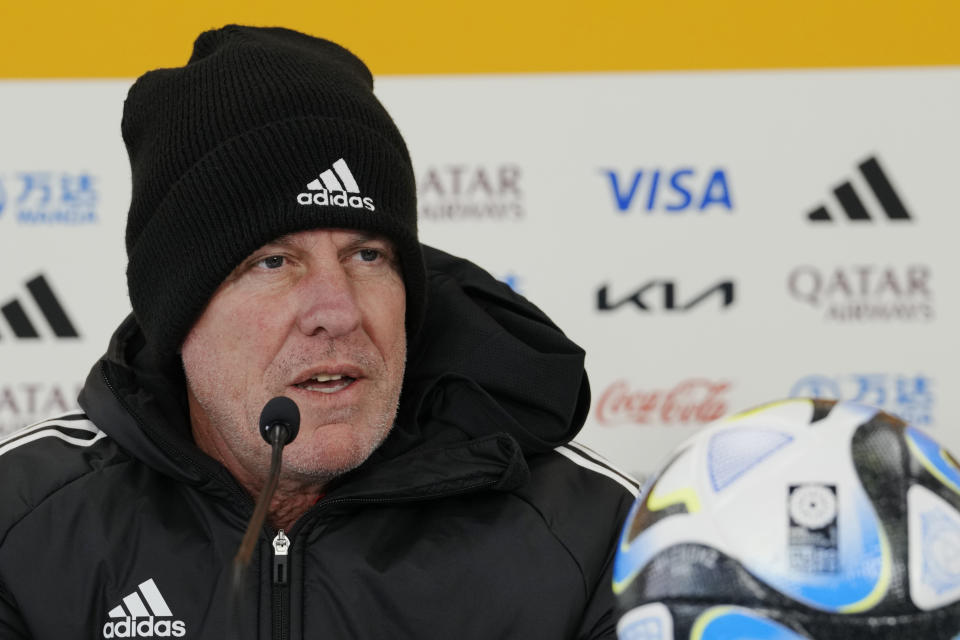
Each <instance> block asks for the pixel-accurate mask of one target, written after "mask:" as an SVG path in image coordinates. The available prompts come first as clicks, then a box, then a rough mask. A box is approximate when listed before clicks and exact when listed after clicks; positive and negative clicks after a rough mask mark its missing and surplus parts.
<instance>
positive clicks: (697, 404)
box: [594, 378, 731, 425]
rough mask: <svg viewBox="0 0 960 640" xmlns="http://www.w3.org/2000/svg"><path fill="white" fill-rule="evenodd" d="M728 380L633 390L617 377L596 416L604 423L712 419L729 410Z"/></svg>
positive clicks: (700, 421) (602, 397) (678, 422)
mask: <svg viewBox="0 0 960 640" xmlns="http://www.w3.org/2000/svg"><path fill="white" fill-rule="evenodd" d="M730 387H731V383H730V382H727V381H715V380H707V379H705V378H690V379H687V380H683V381H682V382H679V383H678V384H676V385H675V386H674V387H673V388H672V389H655V390H646V389H637V390H632V389H630V385H629V384H627V382H626V381H625V380H617V381H616V382H614V383H613V384H611V385H610V386H609V387H607V388H606V390H604V392H603V393H602V394H600V399H599V400H598V401H597V404H596V407H595V408H594V417H595V418H596V419H597V422H599V423H600V424H602V425H616V424H624V423H632V424H641V425H645V424H665V425H694V424H704V423H707V422H712V421H713V420H716V419H718V418H721V417H723V416H724V415H726V414H727V412H728V407H727V398H726V394H727V392H728V391H729V390H730Z"/></svg>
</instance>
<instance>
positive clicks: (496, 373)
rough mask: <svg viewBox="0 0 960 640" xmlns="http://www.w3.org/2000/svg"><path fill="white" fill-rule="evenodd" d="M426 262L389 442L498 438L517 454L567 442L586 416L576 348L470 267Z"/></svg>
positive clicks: (586, 389) (450, 260)
mask: <svg viewBox="0 0 960 640" xmlns="http://www.w3.org/2000/svg"><path fill="white" fill-rule="evenodd" d="M424 257H425V260H426V264H427V287H428V293H429V302H428V305H427V314H426V319H425V322H424V324H423V327H422V329H421V331H420V335H419V336H418V337H417V339H416V341H415V342H414V343H413V344H411V345H410V348H409V357H408V362H407V376H406V380H405V381H404V392H403V395H402V397H401V401H400V420H399V425H398V426H399V428H398V429H397V430H396V431H397V433H395V434H394V435H395V436H396V437H395V438H394V440H395V441H397V442H400V441H404V440H406V441H411V442H412V441H416V440H423V439H427V438H428V437H432V436H434V434H435V433H436V432H437V431H438V430H454V431H458V432H460V433H462V434H465V435H466V436H469V437H474V438H476V437H482V436H484V435H489V434H491V433H506V434H509V435H510V436H511V437H512V438H513V439H514V440H516V441H517V443H519V445H520V446H521V448H522V450H523V452H524V453H525V454H535V453H541V452H544V451H549V450H551V449H553V448H555V447H557V446H560V445H562V444H565V443H567V442H569V441H570V440H572V439H573V438H574V436H576V435H577V433H578V432H579V431H580V429H581V428H582V427H583V423H584V420H585V419H586V416H587V413H588V411H589V409H590V386H589V384H588V381H587V375H586V372H585V371H584V368H583V361H584V351H583V349H581V348H580V347H579V346H577V345H576V344H574V343H573V342H572V341H571V340H570V339H568V338H567V337H566V336H565V335H564V334H563V332H562V331H561V330H560V329H559V328H558V327H557V326H556V325H555V324H554V323H553V322H552V321H551V320H550V319H549V318H548V317H547V316H546V315H545V314H544V313H543V312H542V311H540V309H538V308H537V307H536V306H534V305H533V304H532V303H530V302H529V301H528V300H527V299H526V298H524V297H522V296H520V295H519V294H517V293H515V292H514V291H513V290H512V289H510V287H508V286H507V285H506V284H504V283H502V282H499V281H497V280H496V279H494V278H493V277H492V276H491V275H490V274H489V273H487V272H486V271H484V270H483V269H481V268H480V267H478V266H477V265H475V264H473V263H472V262H469V261H468V260H464V259H463V258H457V257H455V256H452V255H450V254H448V253H444V252H443V251H440V250H438V249H434V248H432V247H427V246H424ZM391 444H393V443H391Z"/></svg>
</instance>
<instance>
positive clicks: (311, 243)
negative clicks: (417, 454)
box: [181, 229, 406, 482]
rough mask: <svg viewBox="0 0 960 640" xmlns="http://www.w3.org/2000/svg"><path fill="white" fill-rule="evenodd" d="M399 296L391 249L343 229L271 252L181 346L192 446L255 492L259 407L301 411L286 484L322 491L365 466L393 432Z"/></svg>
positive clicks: (248, 267) (239, 277)
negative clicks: (287, 404)
mask: <svg viewBox="0 0 960 640" xmlns="http://www.w3.org/2000/svg"><path fill="white" fill-rule="evenodd" d="M405 311H406V295H405V292H404V286H403V278H402V277H401V274H400V268H399V263H398V260H397V257H396V254H395V252H394V249H393V247H392V245H391V244H390V242H389V241H388V240H386V239H383V238H380V237H377V236H371V235H369V234H365V233H362V232H356V231H347V230H340V229H323V230H315V231H303V232H300V233H294V234H292V235H289V236H284V237H283V238H280V239H278V240H276V241H274V242H272V243H270V244H267V245H265V246H263V247H261V248H260V249H258V250H257V251H255V252H254V253H253V254H251V255H250V256H249V257H248V258H247V259H246V260H244V262H243V263H241V264H240V266H238V267H237V268H236V269H235V270H234V271H233V273H232V274H231V275H230V276H229V277H228V278H227V279H226V281H224V283H223V284H222V285H221V286H220V288H219V289H218V290H217V291H216V293H214V295H213V297H212V298H211V299H210V303H209V304H208V305H207V308H206V309H205V310H204V312H203V315H201V316H200V318H199V319H198V320H197V322H196V324H195V325H194V326H193V328H192V329H191V330H190V333H189V334H188V335H187V338H186V340H185V341H184V343H183V348H182V351H181V355H182V357H183V366H184V371H185V372H186V377H187V387H188V397H189V401H190V415H191V421H192V423H193V430H194V436H195V438H196V439H197V442H198V444H199V445H200V446H201V447H202V448H204V450H206V451H207V452H208V453H211V454H212V455H214V457H218V458H219V459H220V460H221V461H222V462H223V463H224V464H225V465H226V466H227V468H228V469H230V470H231V471H232V472H233V473H234V475H237V476H238V477H239V479H240V480H241V482H243V481H244V479H245V478H249V479H250V480H253V481H254V482H256V480H257V479H259V480H260V481H261V482H262V481H263V478H264V477H265V475H266V472H267V469H268V468H269V453H270V448H269V446H268V445H267V444H266V443H265V442H264V441H263V439H262V438H261V437H260V432H259V424H258V421H259V417H260V411H261V410H262V409H263V405H264V404H266V402H267V401H268V400H270V399H271V398H273V397H274V396H278V395H285V396H287V397H289V398H291V399H293V400H294V401H295V402H296V403H297V405H298V406H299V407H300V416H301V420H300V434H299V435H298V436H297V439H296V440H295V441H294V442H292V443H291V444H290V445H289V446H287V447H286V448H285V449H284V457H283V462H284V465H283V474H284V477H286V478H288V479H290V480H294V481H303V482H312V481H316V480H320V481H324V480H326V479H329V478H331V477H334V476H336V475H339V474H342V473H344V472H346V471H349V470H350V469H352V468H354V467H356V466H357V465H359V464H360V463H361V462H363V461H364V460H365V459H366V458H367V456H369V455H370V453H371V452H372V451H373V450H374V449H375V448H376V447H377V446H378V445H379V444H380V443H381V442H382V441H383V439H384V438H385V437H386V435H387V433H388V432H389V430H390V427H391V426H392V424H393V420H394V417H395V415H396V410H397V402H398V400H399V397H400V387H401V384H402V381H403V369H404V361H405V357H406V333H405V330H404V316H405Z"/></svg>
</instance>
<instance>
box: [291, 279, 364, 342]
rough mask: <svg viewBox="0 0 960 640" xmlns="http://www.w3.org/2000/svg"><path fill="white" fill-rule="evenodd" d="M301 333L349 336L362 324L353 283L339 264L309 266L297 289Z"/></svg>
mask: <svg viewBox="0 0 960 640" xmlns="http://www.w3.org/2000/svg"><path fill="white" fill-rule="evenodd" d="M298 295H299V296H300V297H301V299H300V316H299V319H298V322H299V325H300V330H301V331H302V332H303V333H304V334H306V335H308V336H312V335H319V334H321V333H326V334H327V335H328V336H329V337H331V338H336V337H340V336H344V335H347V334H349V333H350V332H351V331H353V330H355V329H356V328H357V327H358V326H360V323H361V314H360V307H359V305H358V303H357V298H356V291H355V289H354V283H353V282H352V281H351V279H350V278H349V276H348V275H347V272H346V271H345V269H344V267H343V265H342V264H340V262H339V261H336V260H331V261H328V262H326V263H324V264H322V265H312V266H311V267H310V268H309V269H308V271H307V273H306V275H305V276H304V277H303V279H302V280H301V281H300V283H299V286H298Z"/></svg>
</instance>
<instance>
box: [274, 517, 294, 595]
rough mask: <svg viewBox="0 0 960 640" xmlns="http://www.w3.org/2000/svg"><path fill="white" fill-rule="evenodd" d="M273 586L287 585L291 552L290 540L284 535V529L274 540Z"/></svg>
mask: <svg viewBox="0 0 960 640" xmlns="http://www.w3.org/2000/svg"><path fill="white" fill-rule="evenodd" d="M272 544H273V584H287V568H288V566H289V564H288V560H289V557H288V555H287V552H288V551H289V550H290V538H288V537H287V536H285V535H283V529H280V531H278V532H277V537H276V538H274V539H273V543H272Z"/></svg>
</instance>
